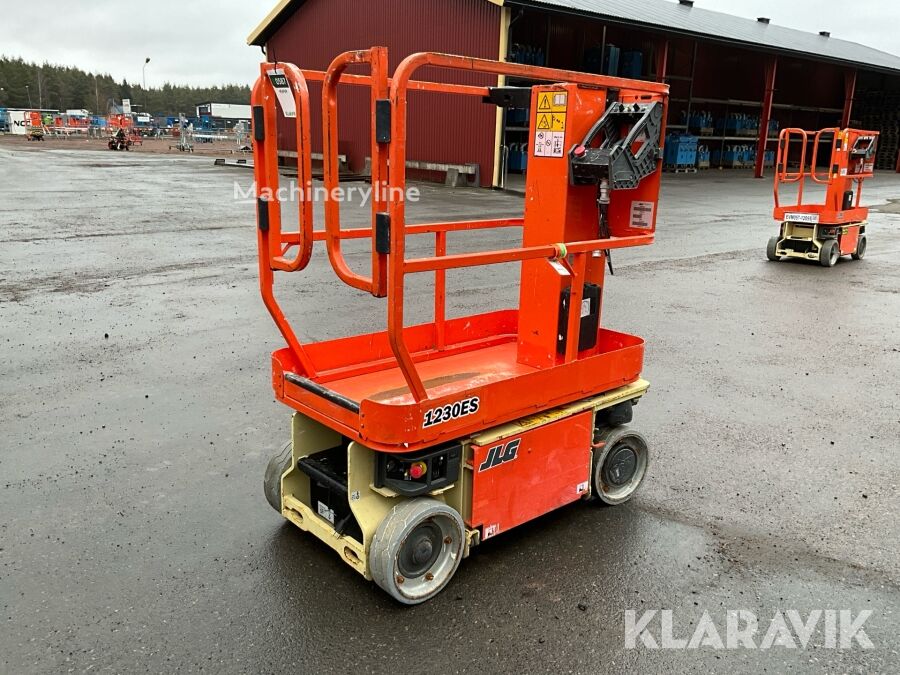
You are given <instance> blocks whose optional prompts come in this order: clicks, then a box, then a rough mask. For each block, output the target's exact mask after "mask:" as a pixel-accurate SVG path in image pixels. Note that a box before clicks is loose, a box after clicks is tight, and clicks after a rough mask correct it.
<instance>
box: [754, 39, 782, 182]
mask: <svg viewBox="0 0 900 675" xmlns="http://www.w3.org/2000/svg"><path fill="white" fill-rule="evenodd" d="M777 68H778V57H775V56H773V57H771V58H770V59H769V60H768V61H767V62H766V91H765V94H764V95H763V103H762V110H761V111H760V114H759V136H758V137H757V139H756V166H755V167H754V169H753V175H754V176H756V177H757V178H762V177H763V163H764V162H765V157H766V141H767V140H768V139H769V120H771V119H772V100H773V99H774V98H775V71H776V70H777Z"/></svg>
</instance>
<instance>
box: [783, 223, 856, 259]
mask: <svg viewBox="0 0 900 675" xmlns="http://www.w3.org/2000/svg"><path fill="white" fill-rule="evenodd" d="M867 224H868V221H866V220H863V221H862V222H858V223H846V224H844V225H832V224H821V223H815V224H814V223H796V222H793V221H790V220H787V221H785V222H784V223H782V228H781V235H780V238H779V240H778V245H777V246H776V247H775V255H778V256H781V257H783V258H803V259H804V260H818V259H819V251H820V250H821V248H822V246H823V245H824V243H825V241H826V240H825V239H821V238H820V237H819V228H820V227H840V228H847V227H848V226H850V225H859V226H860V227H865V226H866V225H867ZM842 232H843V234H846V229H843V230H842ZM792 241H796V242H804V243H805V242H812V244H813V248H814V250H812V249H811V250H809V251H802V250H795V249H793V248H791V242H792Z"/></svg>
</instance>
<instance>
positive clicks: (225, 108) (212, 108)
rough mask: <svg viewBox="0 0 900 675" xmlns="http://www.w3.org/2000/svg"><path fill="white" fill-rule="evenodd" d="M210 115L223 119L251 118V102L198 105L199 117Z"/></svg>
mask: <svg viewBox="0 0 900 675" xmlns="http://www.w3.org/2000/svg"><path fill="white" fill-rule="evenodd" d="M205 115H209V116H210V117H218V118H220V119H223V120H249V119H250V104H247V105H243V104H240V103H201V104H200V105H198V106H197V117H203V116H205Z"/></svg>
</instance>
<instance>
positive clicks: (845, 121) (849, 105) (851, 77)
mask: <svg viewBox="0 0 900 675" xmlns="http://www.w3.org/2000/svg"><path fill="white" fill-rule="evenodd" d="M855 95H856V69H855V68H854V69H853V70H848V71H846V72H845V73H844V113H843V114H842V115H841V129H846V128H847V127H849V126H850V114H851V113H852V112H853V97H854V96H855Z"/></svg>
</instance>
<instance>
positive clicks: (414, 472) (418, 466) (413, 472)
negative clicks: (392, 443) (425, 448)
mask: <svg viewBox="0 0 900 675" xmlns="http://www.w3.org/2000/svg"><path fill="white" fill-rule="evenodd" d="M426 471H428V465H427V464H425V462H415V463H414V464H411V465H410V467H409V477H410V478H413V479H417V478H421V477H422V476H424V475H425V472H426Z"/></svg>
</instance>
